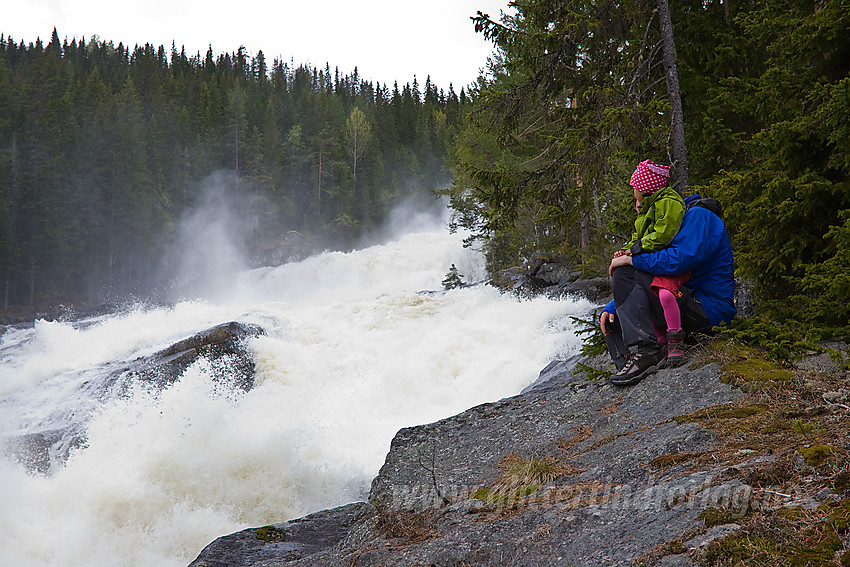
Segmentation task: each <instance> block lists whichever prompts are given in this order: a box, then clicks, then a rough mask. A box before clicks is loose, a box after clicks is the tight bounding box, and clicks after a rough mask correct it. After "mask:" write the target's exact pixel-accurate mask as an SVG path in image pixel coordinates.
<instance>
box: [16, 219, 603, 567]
mask: <svg viewBox="0 0 850 567" xmlns="http://www.w3.org/2000/svg"><path fill="white" fill-rule="evenodd" d="M397 214H398V216H397V218H398V219H399V222H398V226H407V227H408V228H409V229H412V231H411V232H408V233H407V234H402V233H401V232H399V231H398V230H393V231H391V232H388V233H384V235H383V236H385V237H388V238H389V239H390V240H389V241H387V242H386V243H384V244H380V245H374V246H370V247H367V248H364V249H361V250H357V251H354V252H350V253H342V252H326V253H323V254H320V255H317V256H314V257H311V258H307V259H305V260H303V261H301V262H296V263H290V264H285V265H283V266H280V267H276V268H260V269H254V270H245V269H239V266H238V265H236V264H228V265H226V266H225V267H226V270H225V271H227V272H228V276H227V278H226V280H222V281H226V282H227V284H226V285H221V286H218V287H217V288H216V290H215V294H212V295H211V296H209V297H206V298H204V299H198V300H192V301H183V302H180V303H177V304H176V305H174V306H172V307H169V308H138V309H136V310H131V311H128V312H124V313H120V314H114V315H111V316H105V317H101V318H98V319H91V320H87V321H83V322H79V323H75V324H70V323H58V322H47V321H39V322H37V324H36V325H35V327H34V328H32V329H14V330H9V331H8V332H6V333H5V334H4V335H3V337H2V342H0V376H2V378H0V407H2V413H0V438H10V437H15V436H20V435H25V434H28V433H33V432H39V431H44V430H47V429H54V428H60V427H62V426H63V424H69V423H75V424H79V426H80V427H84V428H85V437H86V443H85V444H84V445H83V446H82V447H79V448H77V449H74V450H72V451H71V454H70V457H69V458H68V460H67V462H66V463H62V462H58V461H57V462H54V463H53V465H52V467H51V470H50V472H49V474H46V475H39V474H33V473H30V472H28V471H27V470H25V468H24V467H23V466H22V465H20V464H19V463H17V462H16V461H15V460H14V459H12V458H10V457H8V456H7V457H4V458H2V459H0V501H2V502H3V506H2V509H0V533H2V534H3V537H2V539H0V565H15V566H34V567H36V566H48V565H50V566H63V567H74V566H104V567H106V566H110V567H111V566H115V565H128V566H130V565H132V566H157V567H159V566H185V565H187V564H188V563H189V562H190V561H192V560H193V559H194V558H195V557H196V556H197V554H198V553H199V552H200V550H201V549H202V548H203V547H204V546H205V545H206V544H208V543H209V542H211V541H212V540H213V539H215V538H216V537H218V536H220V535H224V534H228V533H232V532H235V531H238V530H240V529H244V528H246V527H251V526H261V525H266V524H269V523H273V522H280V521H283V520H286V519H292V518H295V517H299V516H302V515H304V514H307V513H310V512H312V511H316V510H319V509H323V508H327V507H331V506H336V505H341V504H345V503H348V502H351V501H355V500H362V499H364V498H366V497H367V495H368V489H369V484H370V482H371V480H372V478H373V477H374V476H375V474H377V472H378V469H379V468H380V466H381V464H382V463H383V460H384V457H385V455H386V452H387V450H388V448H389V443H390V441H391V439H392V437H393V435H394V434H395V432H396V431H397V430H398V429H399V428H401V427H406V426H411V425H417V424H421V423H428V422H432V421H435V420H437V419H440V418H443V417H447V416H450V415H453V414H455V413H458V412H460V411H463V410H464V409H466V408H469V407H471V406H473V405H476V404H479V403H483V402H487V401H493V400H497V399H500V398H503V397H506V396H510V395H514V394H516V393H518V392H519V391H520V390H521V389H522V388H523V387H525V386H526V385H528V384H529V383H531V382H533V381H534V379H535V378H536V377H537V375H538V373H539V371H540V370H541V369H542V368H543V367H544V366H545V365H546V364H547V363H548V362H549V361H551V360H553V359H555V358H564V357H566V356H569V355H571V354H573V353H575V352H576V351H577V349H578V347H579V340H578V339H577V338H576V337H575V334H574V331H573V327H572V323H571V320H570V318H569V316H570V315H583V314H584V313H586V312H587V311H588V310H589V309H590V307H591V306H590V304H588V303H586V302H572V301H552V300H548V299H544V298H539V299H535V300H529V301H517V300H516V299H515V298H513V297H511V296H508V295H501V294H499V293H498V292H497V291H496V290H495V289H493V288H491V287H489V286H485V285H478V286H473V287H466V288H459V289H454V290H451V291H448V292H443V291H442V287H441V284H440V282H441V280H442V279H443V278H444V277H445V275H446V272H447V271H448V269H449V267H450V266H451V264H455V266H456V267H457V268H458V270H459V272H460V273H461V274H463V276H464V279H465V280H466V281H469V282H476V281H480V280H482V279H483V278H484V277H485V272H484V268H483V259H482V258H481V257H480V255H479V254H477V253H476V252H475V251H473V250H470V249H465V248H463V246H462V240H463V235H461V234H449V233H448V232H447V230H446V229H445V225H444V222H443V220H442V219H440V218H436V219H434V218H431V217H427V216H418V215H417V214H416V213H415V212H412V211H408V212H401V211H400V212H399V213H397ZM202 224H203V223H202ZM235 256H238V254H235ZM204 269H206V268H204ZM232 320H236V321H240V322H244V323H253V324H257V325H260V326H261V327H263V328H264V329H265V331H266V334H265V335H264V336H260V337H257V338H254V339H250V340H249V341H248V347H249V350H250V352H251V353H252V356H253V360H254V363H255V366H256V372H257V374H256V380H255V385H254V388H253V389H252V390H250V391H248V392H241V391H234V390H231V389H229V388H228V387H226V386H223V385H221V384H218V383H216V382H215V380H214V379H213V375H214V373H213V372H211V368H210V363H209V362H207V361H205V360H200V361H199V362H197V363H196V364H194V365H193V366H192V367H190V368H189V369H188V370H187V371H186V372H185V373H184V375H183V376H182V378H181V379H180V380H179V381H177V382H176V383H174V384H173V385H172V386H171V387H169V388H167V389H165V390H162V391H157V390H151V389H148V388H145V387H143V386H142V385H139V384H135V383H133V382H132V381H130V380H129V379H128V381H127V382H126V383H124V384H123V386H125V388H123V389H122V390H121V391H123V392H124V393H123V394H121V395H119V390H118V389H117V388H115V387H114V386H113V389H109V388H106V389H103V388H101V385H103V377H104V373H105V369H107V368H110V365H114V364H117V363H121V362H122V361H129V360H133V359H135V358H137V357H139V356H144V355H148V354H151V353H154V352H157V351H158V350H160V349H162V348H165V347H167V346H169V345H170V344H172V343H174V342H175V341H177V340H180V339H182V338H185V337H187V336H189V335H191V334H194V333H196V332H198V331H201V330H204V329H207V328H209V327H211V326H213V325H216V324H219V323H224V322H228V321H232Z"/></svg>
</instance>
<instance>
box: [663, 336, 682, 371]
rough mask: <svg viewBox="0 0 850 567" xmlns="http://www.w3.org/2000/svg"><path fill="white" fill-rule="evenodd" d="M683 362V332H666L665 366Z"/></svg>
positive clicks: (673, 365)
mask: <svg viewBox="0 0 850 567" xmlns="http://www.w3.org/2000/svg"><path fill="white" fill-rule="evenodd" d="M684 362H685V333H683V332H682V331H674V332H668V333H667V366H670V367H674V368H675V367H677V366H681V365H682V364H684Z"/></svg>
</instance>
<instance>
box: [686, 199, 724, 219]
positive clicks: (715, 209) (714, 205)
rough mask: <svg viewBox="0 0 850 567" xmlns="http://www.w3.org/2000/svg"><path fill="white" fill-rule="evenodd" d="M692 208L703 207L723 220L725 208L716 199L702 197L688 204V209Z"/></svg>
mask: <svg viewBox="0 0 850 567" xmlns="http://www.w3.org/2000/svg"><path fill="white" fill-rule="evenodd" d="M691 207H702V208H704V209H708V210H709V211H711V212H712V213H714V214H715V215H717V216H718V217H720V218H721V219H722V218H723V207H722V206H721V204H720V201H718V200H717V199H715V198H714V197H700V198H699V199H697V200H696V201H694V202H693V203H689V204H688V208H689V209H690V208H691Z"/></svg>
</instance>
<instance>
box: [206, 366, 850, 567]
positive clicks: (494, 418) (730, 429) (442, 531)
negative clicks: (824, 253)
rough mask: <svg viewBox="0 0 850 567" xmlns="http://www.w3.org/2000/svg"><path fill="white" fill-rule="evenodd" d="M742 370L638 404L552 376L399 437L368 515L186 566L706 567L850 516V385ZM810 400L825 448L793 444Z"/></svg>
mask: <svg viewBox="0 0 850 567" xmlns="http://www.w3.org/2000/svg"><path fill="white" fill-rule="evenodd" d="M748 356H749V355H747V354H746V353H744V354H743V355H742V354H741V353H740V352H737V351H736V352H733V353H732V354H730V353H729V352H724V353H717V352H711V353H708V355H706V353H705V352H702V353H701V354H698V355H693V354H692V355H691V357H690V359H689V361H690V363H689V364H688V365H686V366H684V367H680V368H678V369H665V370H661V371H659V372H658V373H656V374H655V375H652V376H650V377H648V378H647V379H645V380H644V381H642V382H641V383H639V384H637V385H635V386H632V387H629V388H618V387H614V386H611V385H609V384H607V383H606V381H605V380H604V379H601V378H598V379H597V378H594V376H596V375H597V371H596V370H594V369H593V368H592V366H593V365H592V364H590V363H591V362H593V361H592V360H583V361H582V363H581V364H578V361H577V360H572V361H565V362H557V363H553V364H552V365H550V366H549V367H547V368H546V369H544V371H543V372H541V375H540V379H539V380H538V382H537V383H536V384H535V385H534V386H533V387H531V388H529V389H528V390H527V391H526V392H524V393H522V394H520V395H518V396H515V397H512V398H508V399H504V400H501V401H498V402H495V403H488V404H483V405H480V406H477V407H474V408H472V409H469V410H467V411H465V412H463V413H461V414H459V415H457V416H454V417H451V418H448V419H445V420H442V421H439V422H436V423H432V424H428V425H421V426H417V427H411V428H407V429H403V430H401V431H399V432H398V434H397V435H396V437H395V439H394V440H393V442H392V445H391V448H390V451H389V453H388V455H387V457H386V462H385V464H384V466H383V467H382V468H381V470H380V472H379V474H378V476H377V477H376V478H375V479H374V481H373V483H372V487H371V493H370V496H369V499H368V502H361V503H354V504H350V505H348V506H343V507H341V508H337V509H333V510H326V511H323V512H320V513H318V514H313V515H311V516H307V517H305V518H301V519H298V520H295V521H291V522H285V523H280V524H274V525H271V526H265V527H262V528H255V529H249V530H245V531H243V532H239V533H237V534H233V535H230V536H225V537H222V538H219V539H218V540H216V541H215V542H213V543H212V544H210V545H209V546H208V547H207V548H206V549H204V550H203V552H202V553H201V554H200V556H199V557H198V558H197V559H196V560H195V561H194V562H193V563H192V564H191V567H202V566H203V567H218V566H225V565H243V566H254V567H260V566H271V565H284V564H285V565H292V566H296V565H297V566H328V565H331V566H333V565H339V566H346V567H348V566H351V565H358V566H378V565H387V566H389V565H393V566H405V565H409V566H413V565H439V566H449V565H454V566H461V565H492V566H495V565H571V566H598V565H663V566H676V565H679V566H682V565H699V564H705V563H704V562H703V560H704V559H705V557H706V555H705V554H706V553H707V550H712V551H711V553H718V552H717V549H718V547H721V548H722V546H720V544H719V543H717V542H724V541H725V542H729V541H733V540H734V538H735V537H736V534H738V533H739V532H740V533H741V534H744V536H746V535H748V534H749V533H751V532H749V531H748V530H752V529H754V528H752V527H751V524H752V523H753V522H752V518H753V517H756V516H758V517H764V515H765V514H767V515H770V514H773V513H774V512H776V510H784V509H797V508H799V509H802V510H804V512H805V514H809V515H808V516H806V518H808V519H809V520H811V517H810V516H811V515H812V514H815V513H816V511H818V510H821V508H823V506H834V507H835V509H836V510H839V511H841V510H843V511H847V512H848V515H850V499H848V498H847V497H848V496H850V491H848V488H850V482H848V478H845V477H842V476H841V475H842V473H841V472H840V469H841V468H842V467H845V468H846V464H847V459H846V455H847V449H850V446H846V445H847V444H848V441H847V438H846V435H844V434H843V433H841V431H842V429H841V425H840V423H841V420H842V419H846V416H847V410H850V407H847V406H846V405H845V404H842V403H835V402H829V401H828V400H829V398H828V396H827V394H828V393H834V392H827V390H831V389H832V390H834V389H837V388H838V387H839V386H840V385H841V383H846V379H847V374H846V373H845V374H843V375H840V374H838V375H836V374H830V375H823V374H818V373H817V372H816V371H812V370H810V369H806V368H798V369H796V370H795V369H791V370H788V369H782V368H778V367H772V366H770V365H767V366H765V365H764V364H762V363H761V362H759V364H755V365H749V363H750V362H752V360H751V359H750V358H749V357H748ZM712 360H713V362H711V361H712ZM597 362H599V361H598V360H597ZM598 366H599V364H597V367H598ZM751 366H752V368H751ZM748 369H749V370H748ZM779 389H783V390H782V391H793V392H792V393H793V395H791V394H789V395H787V396H786V397H785V398H783V396H782V395H780V394H777V392H778V391H780V390H779ZM833 397H834V396H833ZM780 398H783V399H780ZM812 400H814V401H816V402H817V404H815V405H819V406H820V409H819V410H818V412H817V413H816V415H817V416H819V417H818V418H816V419H822V421H821V422H819V425H818V427H819V429H818V431H819V436H820V437H819V438H818V439H814V438H813V437H811V436H810V437H808V438H806V437H805V435H803V436H802V437H800V438H799V439H797V438H796V437H794V435H796V433H794V431H796V430H795V428H798V429H799V430H800V431H803V432H805V430H807V429H809V428H810V427H809V426H808V425H806V423H807V421H806V419H805V418H798V420H797V421H794V420H793V417H789V416H793V415H802V416H805V415H809V414H807V413H806V412H807V411H811V406H812V405H813V401H812ZM845 408H846V409H845ZM793 412H798V413H797V414H794V413H793ZM783 416H784V419H785V420H786V421H787V423H777V420H779V419H782V417H783ZM800 419H802V425H800ZM812 419H815V418H812ZM845 423H846V422H845ZM766 424H768V425H766ZM786 426H787V427H786ZM771 428H773V429H771ZM783 428H785V431H783ZM771 435H773V436H772V437H771ZM842 438H843V441H841V439H842ZM830 440H831V441H830ZM828 441H830V442H831V445H827V444H826V443H827V442H828ZM815 442H822V443H824V446H828V447H830V449H829V450H826V449H824V450H823V451H822V453H825V454H826V455H827V456H826V457H825V459H826V460H822V461H818V460H817V459H816V458H815V457H812V455H810V454H809V453H807V452H806V447H810V446H812V443H815ZM842 443H843V444H844V445H842ZM810 457H812V459H810ZM836 471H838V472H836ZM845 475H846V473H845ZM803 477H805V481H801V480H799V479H801V478H803ZM798 481H799V482H798ZM794 482H798V486H797V487H796V488H795V487H792V486H791V484H793V483H794ZM789 483H790V484H789ZM802 484H805V486H802ZM844 491H847V492H844ZM842 506H844V507H842ZM795 507H796V508H795ZM817 513H820V512H817ZM830 513H833V512H830ZM842 513H843V512H842ZM833 514H834V513H833ZM807 521H808V520H807ZM812 521H813V520H812ZM748 522H749V523H748ZM809 525H811V524H809ZM843 526H844V527H843V531H842V530H841V529H839V528H836V529H835V530H834V531H833V533H835V534H836V537H838V542H839V543H838V544H837V545H838V547H837V548H836V547H835V545H836V544H835V542H834V541H833V544H832V545H833V547H832V548H829V549H827V550H825V551H824V552H823V553H824V554H826V555H827V556H830V554H835V557H838V554H840V553H842V551H841V549H842V548H841V546H842V545H843V546H847V545H848V544H850V536H848V534H847V521H846V518H845V519H844V524H843ZM712 542H715V543H714V546H713V547H712ZM783 553H787V550H785V551H783ZM830 559H833V558H832V556H830ZM802 564H803V563H801V565H802ZM806 564H820V563H806ZM830 564H831V563H830Z"/></svg>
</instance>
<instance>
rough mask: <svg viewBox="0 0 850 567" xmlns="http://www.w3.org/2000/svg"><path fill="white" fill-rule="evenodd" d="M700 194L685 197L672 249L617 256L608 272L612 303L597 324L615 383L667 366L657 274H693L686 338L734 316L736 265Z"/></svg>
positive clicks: (682, 302)
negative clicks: (660, 340) (611, 362)
mask: <svg viewBox="0 0 850 567" xmlns="http://www.w3.org/2000/svg"><path fill="white" fill-rule="evenodd" d="M698 201H700V196H699V195H692V196H690V197H688V198H687V199H685V205H686V206H687V207H688V210H687V211H686V212H685V217H684V219H683V220H682V226H681V228H680V229H679V233H678V234H677V235H676V237H675V238H674V239H673V241H672V242H671V243H670V246H668V247H667V248H663V249H661V250H657V251H655V252H649V253H645V254H640V255H638V256H619V257H617V258H614V259H613V260H611V266H610V267H609V269H608V272H609V274H610V275H611V278H612V284H611V285H612V287H613V289H614V300H613V301H611V302H610V303H609V304H608V305H606V306H605V308H604V309H603V311H602V314H601V315H600V318H599V325H600V327H601V328H602V333H603V334H604V335H605V342H606V343H607V345H608V351H609V352H610V353H611V358H612V359H613V360H614V364H615V365H616V367H617V373H616V374H614V375H613V376H612V377H611V383H612V384H616V385H621V386H628V385H631V384H636V383H637V382H639V381H640V380H642V379H643V378H645V377H646V376H648V375H649V374H651V373H652V372H654V371H656V370H658V369H660V368H662V367H663V366H664V363H665V357H664V351H663V349H662V348H661V345H660V344H659V343H658V338H657V337H656V334H655V330H654V327H653V321H655V324H656V326H660V328H662V329H663V328H665V326H664V325H665V323H664V317H663V311H662V310H661V304H660V303H659V301H658V297H657V296H656V295H655V294H654V293H652V291H651V290H650V283H651V282H652V278H653V276H655V275H668V276H672V275H678V274H683V273H685V272H688V271H690V272H691V277H690V279H689V280H688V281H687V282H686V283H685V285H684V286H683V287H682V290H681V291H682V292H683V294H682V297H680V298H679V300H678V303H679V309H680V310H681V312H682V328H683V330H684V331H685V332H686V333H688V334H693V333H699V332H707V331H709V330H710V329H711V327H713V326H714V325H719V324H720V323H721V322H726V323H729V322H730V321H731V320H732V318H733V317H734V316H735V313H736V310H735V303H734V293H735V261H734V259H733V257H732V245H731V243H730V242H729V235H728V234H727V233H726V227H725V225H724V224H723V221H722V220H721V219H720V217H719V216H717V215H716V214H715V213H713V212H711V211H710V210H709V209H707V208H705V207H702V206H694V205H695V204H697V202H698Z"/></svg>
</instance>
